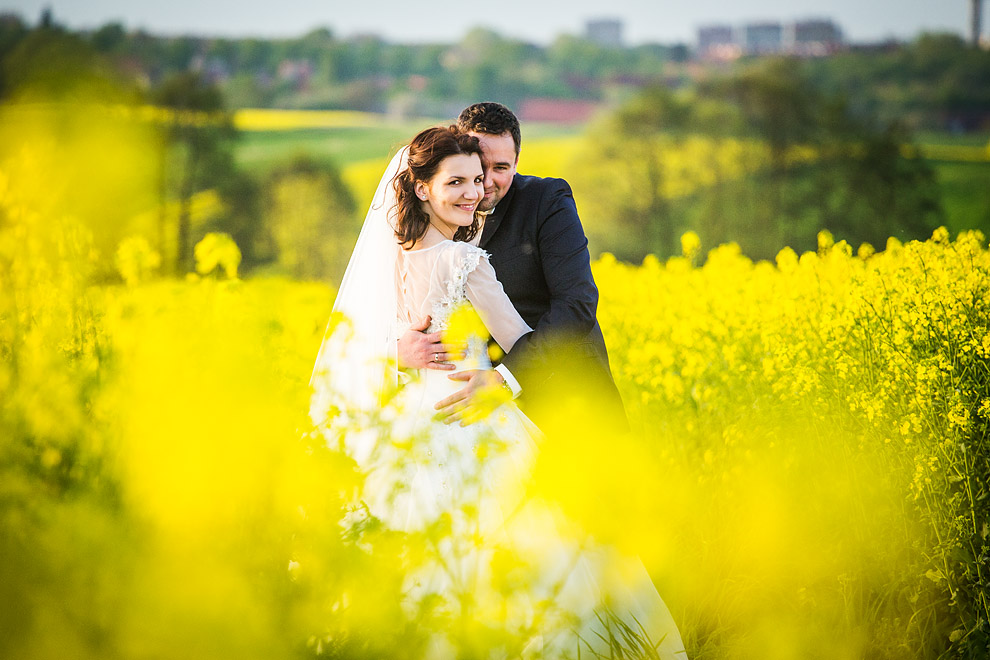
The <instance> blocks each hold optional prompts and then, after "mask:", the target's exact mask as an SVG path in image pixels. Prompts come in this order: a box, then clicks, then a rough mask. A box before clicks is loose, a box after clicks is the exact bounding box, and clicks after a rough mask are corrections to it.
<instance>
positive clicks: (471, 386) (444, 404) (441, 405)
mask: <svg viewBox="0 0 990 660" xmlns="http://www.w3.org/2000/svg"><path fill="white" fill-rule="evenodd" d="M447 378H449V379H451V380H459V381H463V382H466V383H467V385H465V386H464V387H462V388H461V389H459V390H458V391H456V392H454V393H453V394H451V395H450V396H448V397H447V398H446V399H444V400H442V401H439V402H438V403H437V404H436V405H435V406H433V407H434V409H436V410H437V411H438V412H437V415H438V416H439V417H440V418H441V419H442V420H443V423H444V424H453V423H454V422H460V423H461V426H467V425H468V424H473V423H474V422H477V421H478V420H479V419H484V418H485V417H487V416H488V414H489V413H490V412H492V411H493V410H495V408H498V407H499V406H500V405H501V404H503V403H505V402H506V401H508V400H510V399H511V398H512V395H511V394H510V393H509V391H508V390H507V389H506V388H505V387H503V386H502V384H503V383H504V382H505V379H503V378H502V374H500V373H498V372H497V371H492V370H491V369H469V370H467V371H460V372H458V373H456V374H451V375H449V376H447Z"/></svg>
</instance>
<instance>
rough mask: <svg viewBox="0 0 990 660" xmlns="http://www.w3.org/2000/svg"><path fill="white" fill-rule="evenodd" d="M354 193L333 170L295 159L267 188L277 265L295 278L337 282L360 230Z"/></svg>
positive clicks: (267, 184)
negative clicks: (357, 222) (352, 195)
mask: <svg viewBox="0 0 990 660" xmlns="http://www.w3.org/2000/svg"><path fill="white" fill-rule="evenodd" d="M354 211H355V204H354V199H353V198H352V197H351V193H350V190H349V189H348V188H347V186H346V185H345V184H344V181H343V179H342V178H341V177H340V174H339V172H338V171H337V169H336V168H335V167H334V166H332V165H317V164H316V163H315V162H314V161H313V160H312V159H310V158H309V157H307V156H305V155H300V156H297V157H296V158H295V159H294V160H293V161H292V162H290V163H289V164H288V165H286V166H285V167H283V168H281V169H279V170H276V171H275V172H273V173H272V174H271V176H270V177H269V179H268V181H267V182H266V185H265V216H266V219H267V227H268V232H269V234H270V236H271V238H272V241H273V243H274V248H275V250H276V253H277V263H278V265H279V266H280V267H281V269H283V270H284V271H286V272H287V273H288V274H290V275H292V276H293V277H296V278H304V279H324V280H330V281H335V282H339V281H340V278H341V277H342V276H343V273H344V269H345V267H346V266H347V259H348V256H349V255H350V253H351V250H352V249H353V247H354V241H355V239H356V238H357V233H358V229H359V226H358V225H357V224H356V223H355V218H354Z"/></svg>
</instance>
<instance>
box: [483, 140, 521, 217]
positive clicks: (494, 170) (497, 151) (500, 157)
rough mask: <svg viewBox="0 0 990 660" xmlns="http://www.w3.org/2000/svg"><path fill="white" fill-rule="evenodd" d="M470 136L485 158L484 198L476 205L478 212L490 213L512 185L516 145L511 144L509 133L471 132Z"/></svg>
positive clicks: (515, 161) (517, 158) (516, 157)
mask: <svg viewBox="0 0 990 660" xmlns="http://www.w3.org/2000/svg"><path fill="white" fill-rule="evenodd" d="M471 135H473V136H475V137H476V138H478V142H480V143H481V151H482V153H483V154H484V156H485V157H484V159H483V161H484V162H483V165H484V167H485V197H484V198H483V199H482V200H481V204H479V205H478V210H479V211H491V210H492V209H493V208H495V205H496V204H498V203H499V201H501V199H502V198H503V197H505V193H507V192H509V186H511V185H512V177H513V175H515V173H516V163H517V162H518V160H519V157H518V156H517V155H516V143H515V142H513V140H512V135H511V134H510V133H502V134H501V135H490V134H488V133H475V132H473V131H472V132H471Z"/></svg>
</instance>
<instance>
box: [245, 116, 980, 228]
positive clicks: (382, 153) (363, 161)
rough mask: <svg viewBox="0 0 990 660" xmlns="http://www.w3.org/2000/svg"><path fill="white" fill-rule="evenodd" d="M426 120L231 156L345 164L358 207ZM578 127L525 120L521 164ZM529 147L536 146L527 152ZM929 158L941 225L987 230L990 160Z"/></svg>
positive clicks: (278, 139)
mask: <svg viewBox="0 0 990 660" xmlns="http://www.w3.org/2000/svg"><path fill="white" fill-rule="evenodd" d="M434 123H441V122H440V121H439V120H438V121H436V122H434ZM428 125H430V120H419V121H409V122H390V121H384V120H383V121H382V123H381V125H380V126H374V127H348V128H301V129H295V130H279V131H250V132H248V131H245V132H243V133H242V134H241V137H240V140H239V141H238V143H237V146H236V152H235V156H236V161H237V164H238V165H240V166H241V167H243V168H244V169H246V170H248V171H249V172H251V173H253V174H256V175H262V176H263V175H264V174H266V173H268V172H270V171H271V170H272V169H273V168H275V167H278V166H279V165H281V164H283V163H286V162H288V161H289V160H291V159H292V158H293V157H294V156H296V155H300V154H305V155H307V156H309V157H310V158H312V159H313V160H315V161H316V162H318V163H323V164H329V163H333V164H334V165H336V166H338V167H341V168H343V169H344V174H345V179H346V180H347V181H348V182H349V183H350V184H351V185H352V188H354V193H355V197H356V198H357V201H358V206H359V207H361V206H362V205H363V201H362V200H363V197H364V196H366V193H367V191H368V190H373V189H374V183H375V181H376V180H377V179H376V177H375V172H376V171H377V170H378V168H379V167H380V166H379V163H381V162H384V160H385V159H386V157H387V156H388V155H389V154H391V153H393V152H394V151H395V150H396V148H398V146H399V145H401V144H403V143H404V142H405V141H407V140H408V139H409V138H410V137H411V136H412V135H414V134H415V133H416V132H417V131H418V130H420V129H422V128H424V127H425V126H428ZM581 131H582V127H567V126H564V127H561V126H553V125H547V124H527V125H524V126H523V144H524V150H523V160H522V163H521V167H520V169H521V170H522V171H523V172H529V173H537V174H541V175H544V176H547V175H550V174H554V173H555V172H549V171H544V170H545V169H546V165H549V164H550V163H551V162H552V161H553V160H555V159H553V158H552V154H553V153H554V151H560V152H564V151H568V152H570V151H573V147H574V144H575V139H576V138H579V136H580V134H581ZM918 142H919V144H920V146H921V147H922V149H924V147H926V146H934V147H946V146H952V147H972V148H976V147H981V146H984V145H987V143H988V136H987V135H985V134H973V135H953V134H948V133H945V134H941V133H923V134H919V135H918ZM527 146H528V147H530V148H531V149H535V151H534V150H530V151H527V150H526V149H525V147H527ZM527 156H529V158H527ZM557 160H559V159H557ZM929 162H930V163H931V165H932V167H933V168H934V170H935V174H936V177H937V180H938V182H939V185H940V187H941V190H942V206H943V209H944V211H945V224H946V226H947V227H948V228H949V230H950V231H951V232H952V233H953V234H956V233H958V232H960V231H963V230H966V229H980V230H982V231H983V232H984V233H990V231H988V230H990V160H988V161H983V162H979V161H976V162H972V161H970V162H964V161H948V160H930V161H929ZM561 175H563V173H561ZM576 194H577V196H578V197H579V198H580V195H581V191H580V190H576Z"/></svg>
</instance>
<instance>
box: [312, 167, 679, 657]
mask: <svg viewBox="0 0 990 660" xmlns="http://www.w3.org/2000/svg"><path fill="white" fill-rule="evenodd" d="M394 166H395V161H393V166H391V167H392V168H393V169H394ZM388 176H389V174H388V173H386V176H385V177H383V182H385V181H386V180H387V178H388ZM379 192H380V193H381V192H382V188H381V186H380V188H379ZM386 200H387V196H386ZM386 208H387V207H386ZM372 210H373V211H374V210H375V207H374V205H373V207H372ZM380 213H381V210H380V209H379V214H380ZM383 217H387V214H386V215H385V216H383ZM371 220H372V218H371V213H370V212H369V220H368V221H366V226H365V229H364V230H362V239H359V245H358V248H356V250H355V258H352V263H351V265H349V266H348V275H346V276H345V283H344V285H342V291H341V293H340V294H338V303H339V302H340V301H341V296H342V295H344V293H345V292H344V291H343V289H344V288H345V285H347V282H348V279H349V278H348V276H352V275H354V274H356V273H360V272H361V271H360V269H359V266H360V264H357V265H356V264H355V260H356V256H357V254H358V253H359V252H362V241H363V240H364V239H365V238H366V236H367V234H366V233H365V232H366V231H368V230H369V229H372V227H369V223H370V222H371ZM378 221H379V220H376V222H378ZM386 236H387V232H385V233H382V234H381V235H380V241H385V238H386ZM391 245H393V246H395V247H394V250H395V251H394V253H393V252H392V249H393V248H390V247H385V244H384V243H382V245H381V246H379V247H378V248H377V250H378V252H379V253H381V254H378V255H377V256H376V260H378V262H379V267H380V265H381V264H380V262H381V261H382V257H383V255H386V253H387V255H386V256H387V259H384V261H385V262H386V268H385V277H380V278H379V282H378V284H377V285H376V286H377V287H378V290H377V293H378V297H379V298H380V297H385V298H386V299H387V303H386V306H390V305H394V306H393V307H392V310H393V314H394V316H393V320H394V321H395V322H396V323H395V324H394V325H393V326H392V327H391V328H377V324H378V323H379V322H380V320H381V318H380V317H381V310H377V311H376V313H377V314H378V319H377V320H371V317H370V316H369V315H368V314H367V307H368V305H367V296H368V295H372V294H374V293H375V292H374V291H373V290H370V289H369V286H367V285H362V286H361V287H360V289H361V291H360V293H361V294H362V295H361V296H354V301H356V302H354V303H353V309H355V310H356V313H355V316H357V317H368V318H364V320H363V321H360V320H359V322H358V323H356V327H355V328H353V330H354V332H353V333H351V334H348V333H347V332H344V333H334V334H342V335H343V338H344V341H343V342H341V343H339V344H338V345H337V346H336V348H334V346H333V337H332V336H330V337H329V338H328V340H327V341H325V343H324V347H323V349H322V350H321V356H320V357H319V358H318V361H317V369H316V372H315V373H314V380H313V385H314V389H315V393H314V398H313V408H312V410H311V415H312V416H313V419H314V421H315V422H316V423H317V425H318V426H319V427H321V428H322V429H324V433H325V434H326V436H327V438H328V441H329V442H332V443H337V444H338V446H342V447H343V448H344V450H345V451H347V452H348V453H349V454H350V455H351V456H352V457H353V458H354V459H355V461H356V462H357V463H358V465H359V466H360V467H361V469H362V472H363V473H364V475H365V480H364V484H363V489H362V492H361V494H360V497H361V501H362V503H363V507H364V508H363V510H364V511H365V512H366V514H367V515H370V516H373V517H374V518H376V519H377V520H379V521H381V523H383V524H384V525H385V526H387V527H388V528H390V529H393V530H396V531H399V532H403V533H405V534H406V537H407V538H408V539H409V540H410V543H413V544H414V545H416V547H418V548H419V550H418V552H417V553H414V554H415V555H416V556H417V557H418V561H416V562H413V564H412V565H411V567H410V568H409V570H408V572H407V574H406V579H405V584H404V587H403V590H404V597H405V599H406V603H405V606H406V609H407V611H408V612H409V613H410V615H411V616H412V615H413V613H416V612H422V611H424V607H427V605H428V607H429V609H430V610H431V611H433V612H435V613H439V615H440V616H439V618H435V619H431V620H432V621H446V622H448V624H449V625H448V627H447V628H444V627H443V626H440V627H437V628H436V629H433V630H431V631H429V633H428V634H429V637H430V644H429V649H428V651H427V653H426V656H427V657H429V658H431V659H432V658H453V657H457V656H464V655H466V653H465V648H464V645H465V643H467V642H466V641H465V639H464V634H465V633H464V631H465V630H467V629H471V630H478V629H481V628H483V629H484V630H485V631H486V637H485V641H484V642H480V644H481V645H482V647H483V650H482V651H481V653H482V655H481V656H480V657H490V658H507V657H541V658H571V657H575V658H576V657H578V656H579V655H580V657H582V658H591V657H596V656H598V657H624V658H636V657H645V658H664V659H665V660H673V659H675V658H676V659H680V658H686V654H685V653H684V650H683V643H682V642H681V638H680V635H679V633H678V630H677V627H676V625H675V623H674V621H673V618H672V617H671V615H670V612H669V611H668V609H667V607H666V606H665V604H664V603H663V601H662V600H661V598H660V596H659V595H658V594H657V591H656V589H655V588H654V586H653V584H652V582H651V581H650V578H649V576H648V574H647V573H646V571H645V569H644V568H643V566H642V564H641V563H640V562H639V560H638V559H635V558H630V557H623V556H620V555H619V554H618V553H617V552H615V551H614V550H613V549H611V548H608V547H605V546H602V545H599V544H595V543H594V542H593V541H592V540H591V539H590V538H588V537H587V535H585V534H583V533H581V532H580V530H578V529H576V528H575V526H574V525H573V524H571V523H570V522H568V521H567V520H565V519H564V518H563V517H562V516H561V515H560V513H559V510H558V509H557V508H556V507H554V506H553V505H552V503H548V502H545V501H542V500H540V499H538V498H535V497H532V496H530V495H529V494H528V487H529V485H530V484H529V480H530V476H531V474H532V469H533V465H534V463H535V461H536V459H537V450H538V445H539V442H540V431H539V430H538V429H537V428H536V426H535V425H534V424H533V423H532V422H531V421H530V420H529V419H528V418H527V417H526V416H525V415H524V414H523V413H522V412H521V411H520V409H519V408H518V407H517V406H516V404H515V403H514V402H511V401H509V402H504V403H502V404H501V405H499V406H498V407H497V408H496V409H495V410H494V412H492V413H491V414H489V415H488V416H487V417H485V418H484V419H482V420H480V421H478V422H475V423H473V424H470V425H467V426H461V425H459V424H456V423H455V424H450V425H446V424H444V423H443V422H441V421H438V420H437V419H436V418H435V411H434V404H435V403H436V402H438V401H439V400H441V399H443V398H445V397H447V396H448V395H450V394H451V393H453V392H455V391H456V390H458V389H460V388H461V387H463V382H460V381H453V380H450V379H449V378H448V375H449V374H450V373H451V372H450V371H437V370H429V369H424V370H420V371H418V372H413V373H411V374H408V377H407V378H406V380H405V382H400V380H401V377H395V378H393V376H394V375H396V374H397V372H396V370H395V369H394V363H387V360H388V358H389V357H391V356H393V355H394V353H392V352H391V348H392V345H393V343H394V337H395V336H396V335H397V334H398V332H399V331H400V330H401V329H402V327H403V326H404V327H408V326H409V324H410V323H412V322H414V321H417V320H419V319H421V318H423V317H424V316H425V315H427V314H428V315H430V316H431V317H432V327H431V328H430V330H431V331H438V330H445V329H446V328H447V326H448V324H449V323H450V322H451V317H452V315H454V314H455V313H456V310H458V309H460V308H461V307H462V306H465V305H470V306H471V307H473V309H474V310H475V311H476V312H477V314H478V316H479V317H480V319H481V321H482V322H483V323H484V326H485V329H487V331H488V333H489V334H490V335H491V336H492V338H494V340H495V341H496V342H497V343H498V344H499V346H500V347H502V349H503V350H505V351H508V350H509V349H511V347H512V345H513V344H514V343H515V342H516V340H517V339H518V338H519V337H521V336H522V335H523V334H525V333H528V332H530V331H531V329H530V327H529V326H528V325H527V324H526V323H525V321H523V319H522V318H521V317H520V316H519V314H518V313H517V312H516V310H515V309H514V308H513V306H512V304H511V302H510V301H509V299H508V297H507V296H506V295H505V293H504V291H503V290H502V286H501V284H500V283H499V282H498V280H497V279H496V276H495V271H494V270H493V268H492V266H491V264H490V263H489V261H488V255H487V254H486V253H485V252H484V250H482V249H480V248H478V247H475V246H473V245H470V244H468V243H463V242H454V241H449V240H444V241H441V242H438V243H435V244H433V245H431V246H429V247H426V248H422V249H416V250H410V251H405V250H401V249H399V248H398V246H397V245H395V239H394V234H392V238H391ZM382 250H385V251H386V252H382ZM365 256H367V255H365ZM352 268H354V271H353V273H352ZM365 272H367V273H368V274H369V277H372V276H373V277H379V275H380V274H381V270H376V269H367V270H366V271H365ZM389 285H391V287H392V288H393V290H392V291H389V290H388V286H389ZM377 299H378V298H376V300H377ZM335 309H337V306H335ZM386 311H387V310H386ZM362 327H363V329H364V334H360V330H361V329H362ZM372 330H376V331H377V330H381V331H382V333H383V334H382V335H381V336H382V337H385V338H386V339H385V342H386V343H385V346H386V347H387V348H386V349H385V351H384V353H383V354H382V355H379V358H380V359H381V358H384V360H383V361H385V362H386V364H385V366H384V372H385V373H386V374H387V375H386V377H385V378H384V379H382V378H381V377H380V376H379V375H378V372H379V371H381V370H377V371H376V370H375V369H371V370H370V371H371V372H374V373H375V376H374V377H373V378H370V381H371V382H374V383H378V382H380V381H381V380H384V382H385V383H386V386H384V387H382V388H381V390H380V391H379V392H378V393H377V396H375V397H371V398H370V399H369V398H368V397H364V396H361V395H360V394H358V395H356V394H355V392H354V391H353V386H354V384H355V383H356V382H357V383H361V384H363V383H365V382H366V381H369V378H368V377H367V376H366V375H365V376H362V377H361V378H357V379H355V378H353V377H352V376H351V374H350V373H342V372H347V371H348V369H353V368H355V364H356V358H355V348H360V343H361V340H362V339H365V338H366V337H365V335H366V334H367V333H368V332H370V331H372ZM487 339H488V338H487V337H484V336H480V335H473V336H471V337H469V339H468V351H467V354H466V356H465V358H464V359H463V360H461V361H459V362H457V363H455V364H456V367H457V369H458V370H462V369H491V368H492V367H491V361H490V360H489V357H488V350H487ZM372 343H374V344H375V345H380V341H378V339H376V340H375V342H372ZM334 352H336V353H338V354H339V357H337V358H336V359H335V358H334V357H333V355H332V354H333V353H334ZM365 371H368V370H367V369H366V370H365ZM335 383H336V389H337V390H339V391H345V390H346V397H347V398H348V401H346V402H341V400H340V397H339V396H338V397H335V396H334V394H333V392H334V390H335ZM341 383H344V385H341ZM338 393H339V392H338ZM369 401H370V404H369ZM355 402H357V403H358V404H359V405H353V404H354V403H355ZM362 407H363V408H364V410H363V411H362V410H360V409H361V408H362ZM328 411H332V412H330V413H328ZM455 622H459V623H455ZM468 623H469V624H470V625H467V624H468ZM479 626H480V628H479ZM457 631H460V632H457ZM471 644H473V645H474V646H473V647H472V648H473V651H472V653H470V655H474V656H477V655H478V648H477V646H478V644H479V642H478V641H477V639H475V640H474V641H473V642H470V644H469V645H471ZM618 649H621V651H622V653H621V654H620V653H619V652H617V650H618Z"/></svg>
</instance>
